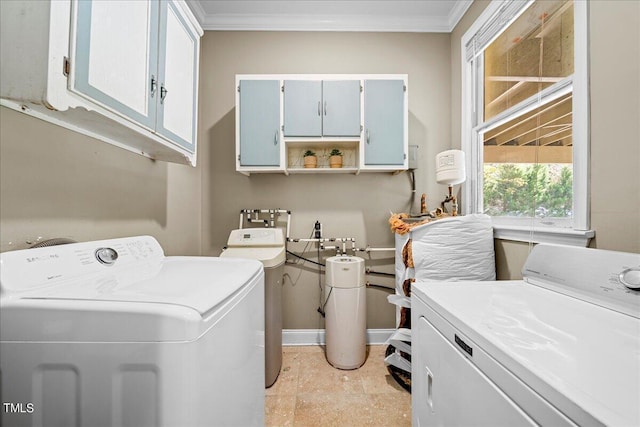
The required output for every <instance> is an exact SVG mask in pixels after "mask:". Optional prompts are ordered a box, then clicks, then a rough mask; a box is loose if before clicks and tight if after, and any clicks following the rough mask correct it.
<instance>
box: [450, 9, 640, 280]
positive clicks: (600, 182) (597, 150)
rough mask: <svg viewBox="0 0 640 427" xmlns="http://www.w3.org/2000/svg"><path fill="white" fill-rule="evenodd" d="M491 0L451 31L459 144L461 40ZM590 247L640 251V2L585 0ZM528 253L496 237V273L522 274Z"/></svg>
mask: <svg viewBox="0 0 640 427" xmlns="http://www.w3.org/2000/svg"><path fill="white" fill-rule="evenodd" d="M488 4H489V1H486V0H483V1H475V2H474V3H473V4H472V5H471V7H470V8H469V10H468V11H467V13H466V14H465V16H464V17H463V19H462V20H461V21H460V22H459V24H458V25H457V26H456V28H455V29H454V31H453V32H452V34H451V70H452V74H451V100H452V101H451V135H452V145H453V147H460V127H461V126H460V114H461V113H460V112H461V106H460V97H461V75H460V63H461V59H460V49H461V45H460V40H461V38H462V36H463V35H464V33H465V32H466V31H467V30H468V28H469V27H470V26H471V25H472V24H473V22H474V21H475V19H476V18H477V17H478V16H479V15H480V14H481V13H482V11H483V10H484V9H485V7H486V6H487V5H488ZM589 21H590V22H589V43H590V61H589V62H590V68H589V72H590V96H591V180H590V185H591V193H590V195H591V203H590V208H591V228H592V229H593V230H595V232H596V238H595V239H594V240H593V241H592V242H591V246H592V247H597V248H600V249H609V250H617V251H627V252H640V215H639V214H638V209H639V208H640V178H638V170H640V2H637V1H624V0H623V1H604V0H592V1H590V2H589ZM528 253H529V245H528V244H527V243H521V242H509V241H498V240H497V241H496V264H497V274H498V278H499V279H511V278H520V277H521V275H520V270H521V269H522V265H523V264H524V261H525V260H526V258H527V255H528Z"/></svg>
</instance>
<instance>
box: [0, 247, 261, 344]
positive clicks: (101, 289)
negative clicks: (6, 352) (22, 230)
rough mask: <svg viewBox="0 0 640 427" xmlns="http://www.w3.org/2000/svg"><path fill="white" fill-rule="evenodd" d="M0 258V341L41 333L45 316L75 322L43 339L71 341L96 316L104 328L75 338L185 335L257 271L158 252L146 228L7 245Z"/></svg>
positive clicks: (253, 264) (257, 267) (194, 332)
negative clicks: (118, 235)
mask: <svg viewBox="0 0 640 427" xmlns="http://www.w3.org/2000/svg"><path fill="white" fill-rule="evenodd" d="M141 248H142V249H141ZM104 249H111V250H113V251H114V253H115V254H117V255H114V254H111V255H105V259H107V261H108V260H109V259H110V260H112V261H113V262H112V263H111V264H110V265H108V264H104V263H103V262H101V261H99V260H98V258H99V254H100V251H102V250H104ZM103 255H104V254H103ZM0 265H1V266H2V269H1V271H0V284H1V285H2V288H1V290H2V293H1V294H0V304H1V307H2V310H1V312H0V315H2V322H1V325H0V326H1V327H2V337H1V338H2V340H3V341H6V340H12V339H15V340H27V341H29V340H38V339H44V338H46V337H48V336H49V335H48V333H47V327H46V324H47V322H48V321H53V320H56V321H60V322H62V321H66V322H67V323H71V324H74V325H75V326H74V327H68V328H63V329H65V330H67V331H68V334H67V335H65V333H58V334H55V333H53V334H52V335H51V336H54V337H55V338H51V337H50V336H49V338H50V339H51V340H65V339H68V340H72V341H77V340H79V338H78V330H79V329H82V323H83V322H89V323H90V322H92V321H94V320H95V319H97V318H105V319H108V320H105V322H106V323H105V324H104V326H105V328H106V329H108V330H99V328H97V329H96V330H94V331H93V332H86V331H85V332H82V333H80V335H81V336H83V337H84V338H83V339H88V340H89V339H90V338H93V339H95V340H98V341H99V340H102V339H106V338H105V337H109V338H110V339H111V340H114V341H120V340H124V341H129V340H135V339H139V340H142V341H146V340H148V339H150V340H152V341H165V340H189V339H193V338H194V337H195V336H198V335H199V334H201V332H202V330H203V328H207V327H208V326H207V325H206V324H207V323H211V322H212V321H215V317H216V313H217V312H218V311H219V310H220V309H221V308H223V307H224V306H225V305H226V304H227V303H228V302H229V301H231V300H233V299H234V298H236V297H237V296H238V295H239V294H241V293H242V292H243V289H244V288H247V287H249V286H252V285H255V283H256V282H257V281H258V280H259V279H260V278H261V277H262V265H261V264H260V263H259V262H257V261H255V260H246V259H244V260H240V259H221V258H211V257H165V256H164V254H163V253H162V248H160V246H159V244H158V243H157V241H155V239H153V238H150V237H148V236H143V237H137V238H126V239H112V240H108V241H100V242H87V243H80V244H73V245H65V246H59V247H53V248H42V249H34V250H26V251H15V252H7V253H3V254H1V258H0ZM65 319H66V320H65ZM132 321H134V322H135V323H131V322H132ZM54 323H55V322H54ZM145 325H146V326H145ZM49 329H50V328H49ZM54 329H55V328H54ZM123 337H124V338H123ZM149 337H151V338H149Z"/></svg>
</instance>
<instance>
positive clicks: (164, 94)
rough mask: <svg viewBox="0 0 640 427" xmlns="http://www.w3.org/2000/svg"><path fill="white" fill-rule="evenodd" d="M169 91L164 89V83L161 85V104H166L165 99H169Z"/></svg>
mask: <svg viewBox="0 0 640 427" xmlns="http://www.w3.org/2000/svg"><path fill="white" fill-rule="evenodd" d="M167 93H169V91H168V90H167V88H166V87H164V83H163V84H161V85H160V104H164V99H165V98H166V97H167Z"/></svg>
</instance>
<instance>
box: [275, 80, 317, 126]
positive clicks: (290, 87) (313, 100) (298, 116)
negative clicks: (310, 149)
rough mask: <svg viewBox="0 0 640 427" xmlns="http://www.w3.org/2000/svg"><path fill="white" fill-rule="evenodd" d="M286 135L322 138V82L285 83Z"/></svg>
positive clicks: (297, 81)
mask: <svg viewBox="0 0 640 427" xmlns="http://www.w3.org/2000/svg"><path fill="white" fill-rule="evenodd" d="M284 135H285V136H322V82H321V81H313V80H311V81H309V80H286V81H285V82H284Z"/></svg>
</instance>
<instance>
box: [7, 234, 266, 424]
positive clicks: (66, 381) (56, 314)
mask: <svg viewBox="0 0 640 427" xmlns="http://www.w3.org/2000/svg"><path fill="white" fill-rule="evenodd" d="M0 266H1V269H0V290H1V294H0V377H1V394H2V402H3V408H2V411H0V416H1V417H2V418H1V419H0V425H6V426H32V425H46V426H64V427H69V426H92V427H98V426H135V427H143V426H214V425H225V426H226V425H238V426H249V425H263V424H264V273H263V268H262V264H260V263H259V262H258V261H252V260H233V259H220V258H206V257H165V256H164V253H163V250H162V248H161V247H160V245H159V244H158V242H157V241H156V240H155V239H153V238H152V237H148V236H142V237H131V238H122V239H112V240H103V241H97V242H87V243H78V244H70V245H64V246H54V247H47V248H40V249H28V250H22V251H15V252H5V253H2V254H0Z"/></svg>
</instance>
